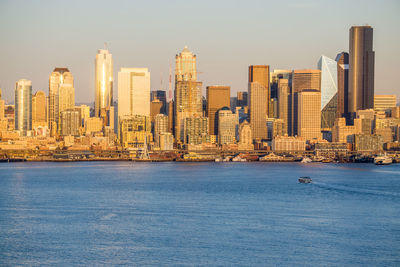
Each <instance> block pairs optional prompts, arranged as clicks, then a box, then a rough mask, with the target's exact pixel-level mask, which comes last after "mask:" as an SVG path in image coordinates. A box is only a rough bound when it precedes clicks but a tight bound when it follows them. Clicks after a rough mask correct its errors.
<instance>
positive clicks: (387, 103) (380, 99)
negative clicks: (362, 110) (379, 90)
mask: <svg viewBox="0 0 400 267" xmlns="http://www.w3.org/2000/svg"><path fill="white" fill-rule="evenodd" d="M396 102H397V99H396V95H375V96H374V110H375V111H387V110H391V109H392V108H395V107H396Z"/></svg>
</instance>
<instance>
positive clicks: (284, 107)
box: [277, 78, 290, 135]
mask: <svg viewBox="0 0 400 267" xmlns="http://www.w3.org/2000/svg"><path fill="white" fill-rule="evenodd" d="M277 88H278V100H279V101H278V105H279V108H278V114H279V116H278V118H279V119H281V120H282V121H283V126H282V128H283V129H282V132H283V135H285V134H288V123H289V99H290V87H289V80H288V79H283V78H282V79H279V80H278V84H277Z"/></svg>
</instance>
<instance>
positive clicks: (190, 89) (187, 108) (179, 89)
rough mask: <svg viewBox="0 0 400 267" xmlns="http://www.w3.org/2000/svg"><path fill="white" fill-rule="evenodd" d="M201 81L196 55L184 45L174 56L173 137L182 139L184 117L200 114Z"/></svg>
mask: <svg viewBox="0 0 400 267" xmlns="http://www.w3.org/2000/svg"><path fill="white" fill-rule="evenodd" d="M201 87H202V83H201V82H197V71H196V56H195V55H194V54H193V53H192V52H190V51H189V49H188V48H187V47H186V46H185V48H184V49H183V50H182V52H181V53H179V55H176V57H175V110H174V112H175V116H174V119H175V124H174V126H175V139H176V140H177V141H180V142H183V141H184V123H185V119H186V118H189V117H193V116H202V111H203V107H202V98H201Z"/></svg>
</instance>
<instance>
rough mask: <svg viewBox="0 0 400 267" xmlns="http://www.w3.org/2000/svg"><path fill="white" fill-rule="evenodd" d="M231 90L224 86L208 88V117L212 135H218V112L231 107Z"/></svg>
mask: <svg viewBox="0 0 400 267" xmlns="http://www.w3.org/2000/svg"><path fill="white" fill-rule="evenodd" d="M230 95H231V88H230V87H229V86H224V85H213V86H207V116H208V122H209V131H210V135H218V110H220V109H221V108H223V107H228V108H229V107H230Z"/></svg>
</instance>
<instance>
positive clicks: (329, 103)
mask: <svg viewBox="0 0 400 267" xmlns="http://www.w3.org/2000/svg"><path fill="white" fill-rule="evenodd" d="M318 69H319V70H321V113H322V114H321V128H322V129H324V130H329V129H330V128H332V126H333V124H334V122H335V119H336V111H337V103H338V102H337V92H338V88H337V62H336V61H335V60H333V59H330V58H328V57H326V56H321V58H320V60H319V61H318Z"/></svg>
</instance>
